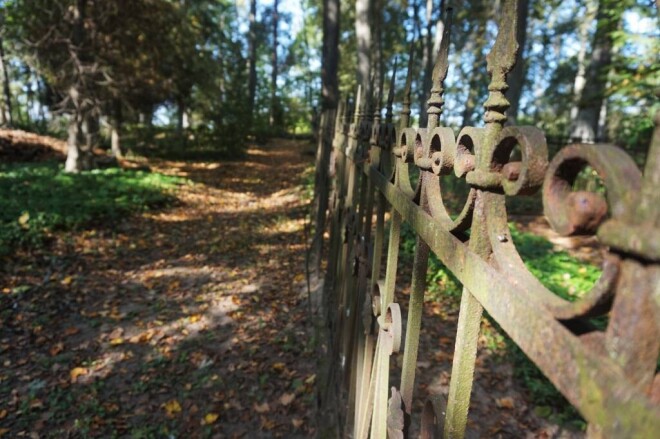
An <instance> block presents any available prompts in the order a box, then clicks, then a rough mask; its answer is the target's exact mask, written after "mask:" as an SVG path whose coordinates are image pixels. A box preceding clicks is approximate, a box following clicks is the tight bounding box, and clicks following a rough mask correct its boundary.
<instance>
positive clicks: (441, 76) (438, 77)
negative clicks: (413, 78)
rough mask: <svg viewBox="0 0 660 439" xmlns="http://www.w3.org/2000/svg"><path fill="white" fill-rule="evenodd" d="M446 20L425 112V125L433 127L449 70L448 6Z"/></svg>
mask: <svg viewBox="0 0 660 439" xmlns="http://www.w3.org/2000/svg"><path fill="white" fill-rule="evenodd" d="M445 14H446V17H447V18H446V20H445V28H444V30H443V31H442V41H441V42H440V48H439V49H438V55H437V56H438V57H437V59H436V61H435V66H434V67H433V79H432V81H433V86H432V87H431V96H430V97H429V100H428V101H427V105H428V109H427V113H428V115H429V119H428V123H427V127H428V128H429V129H433V128H435V127H436V126H437V125H438V119H440V115H441V114H442V106H443V105H444V103H445V100H444V98H443V94H444V92H445V89H444V87H443V86H444V81H445V78H447V71H448V70H449V38H450V34H451V15H452V8H451V7H448V8H447V9H446V10H445Z"/></svg>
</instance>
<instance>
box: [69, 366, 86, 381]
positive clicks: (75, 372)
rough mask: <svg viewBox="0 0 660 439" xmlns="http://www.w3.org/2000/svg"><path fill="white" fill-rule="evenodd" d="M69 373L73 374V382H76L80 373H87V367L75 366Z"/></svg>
mask: <svg viewBox="0 0 660 439" xmlns="http://www.w3.org/2000/svg"><path fill="white" fill-rule="evenodd" d="M69 375H70V376H71V382H72V383H75V382H76V380H77V379H78V377H79V376H80V375H87V368H85V367H74V368H73V369H71V372H69Z"/></svg>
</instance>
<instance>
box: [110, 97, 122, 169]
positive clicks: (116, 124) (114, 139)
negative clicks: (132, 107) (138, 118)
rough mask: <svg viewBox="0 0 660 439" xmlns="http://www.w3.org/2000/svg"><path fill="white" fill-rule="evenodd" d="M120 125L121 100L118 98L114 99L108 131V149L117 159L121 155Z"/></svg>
mask: <svg viewBox="0 0 660 439" xmlns="http://www.w3.org/2000/svg"><path fill="white" fill-rule="evenodd" d="M121 125H122V112H121V102H120V101H119V100H115V102H114V109H113V115H112V126H111V133H110V151H111V152H112V156H113V157H115V158H117V159H120V158H122V157H123V154H122V151H121Z"/></svg>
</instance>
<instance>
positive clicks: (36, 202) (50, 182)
mask: <svg viewBox="0 0 660 439" xmlns="http://www.w3.org/2000/svg"><path fill="white" fill-rule="evenodd" d="M183 183H185V180H183V179H181V178H178V177H170V176H166V175H162V174H157V173H150V172H144V171H134V170H123V169H119V168H110V169H102V170H94V171H87V172H81V173H79V174H67V173H64V172H62V166H61V165H58V164H56V163H16V164H11V165H7V164H6V165H0V225H1V226H0V256H6V255H9V254H11V253H12V252H13V251H15V250H16V249H17V248H19V247H23V248H31V247H38V246H40V245H42V244H43V243H44V241H45V240H46V239H47V237H48V236H49V235H50V234H51V233H52V232H54V231H57V230H63V231H72V230H76V229H78V228H80V227H84V226H86V225H89V224H90V223H91V222H93V221H100V220H102V221H104V222H112V221H115V220H117V219H119V218H122V217H124V216H126V215H127V214H130V213H135V212H141V211H145V210H149V209H151V208H155V207H159V206H163V205H165V204H167V203H169V202H170V201H172V200H173V199H174V198H173V196H172V195H171V193H170V190H171V189H173V188H175V187H176V185H178V184H183Z"/></svg>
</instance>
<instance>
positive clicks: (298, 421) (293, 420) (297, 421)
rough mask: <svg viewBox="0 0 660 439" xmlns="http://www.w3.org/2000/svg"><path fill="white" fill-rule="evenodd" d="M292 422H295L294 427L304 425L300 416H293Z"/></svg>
mask: <svg viewBox="0 0 660 439" xmlns="http://www.w3.org/2000/svg"><path fill="white" fill-rule="evenodd" d="M291 423H292V424H293V426H294V428H300V427H301V426H302V425H303V420H302V419H298V418H293V419H292V420H291Z"/></svg>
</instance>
